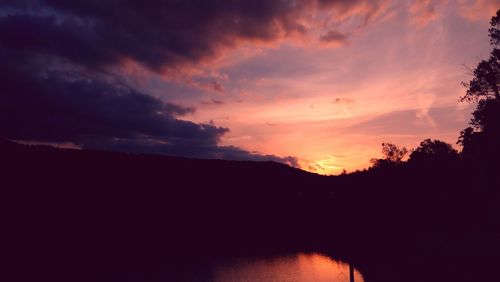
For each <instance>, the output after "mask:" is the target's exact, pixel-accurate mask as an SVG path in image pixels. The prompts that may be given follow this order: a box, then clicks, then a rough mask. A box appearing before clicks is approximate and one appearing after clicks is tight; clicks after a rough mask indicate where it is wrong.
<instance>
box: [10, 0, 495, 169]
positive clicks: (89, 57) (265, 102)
mask: <svg viewBox="0 0 500 282" xmlns="http://www.w3.org/2000/svg"><path fill="white" fill-rule="evenodd" d="M498 8H500V1H498V0H457V1H452V0H449V1H446V0H443V1H431V0H424V1H390V0H380V1H363V0H356V1H347V0H345V1H343V0H304V1H300V0H295V1H294V0H276V1H268V0H262V1H261V0H248V1H243V0H228V1H215V0H214V1H208V0H207V1H174V0H171V1H170V0H168V1H160V0H154V1H126V0H123V1H119V0H116V1H97V0H95V1H90V0H86V1H83V0H82V1H63V0H60V1H59V0H33V1H28V0H18V1H2V4H0V82H2V85H3V87H2V88H3V89H2V91H1V93H0V120H1V123H0V136H3V137H5V138H9V139H12V140H19V141H23V142H32V143H38V142H40V143H50V144H58V145H62V146H70V147H78V148H94V149H106V150H118V151H130V152H141V153H142V152H144V153H158V154H166V155H180V156H188V157H202V158H224V159H236V160H274V161H280V162H284V163H288V164H290V165H294V166H298V167H300V168H302V169H305V170H309V171H313V172H317V173H324V174H338V173H339V172H341V171H342V170H343V169H345V170H347V171H353V170H356V169H362V168H366V167H368V166H369V164H370V163H369V160H370V158H373V157H379V156H380V148H381V146H380V145H381V143H382V142H392V143H396V144H399V145H404V146H407V147H409V148H411V147H416V146H418V144H419V143H420V141H422V140H423V139H426V138H433V139H441V140H443V141H446V142H449V143H452V144H455V142H456V140H457V137H458V135H459V132H460V130H461V129H463V128H465V127H466V126H467V122H468V120H469V119H470V111H471V109H472V106H471V105H468V104H467V103H459V102H458V99H459V97H460V96H462V95H463V94H465V88H464V87H463V86H461V85H460V82H461V81H468V80H469V79H470V74H469V73H468V70H467V67H469V68H471V69H473V68H474V67H475V66H476V64H477V63H478V62H479V61H480V60H481V59H483V58H487V57H488V56H489V52H490V45H489V38H488V31H487V30H488V27H489V20H490V18H491V17H492V16H493V15H494V14H495V12H496V10H498Z"/></svg>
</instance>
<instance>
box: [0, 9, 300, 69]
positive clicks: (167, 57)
mask: <svg viewBox="0 0 500 282" xmlns="http://www.w3.org/2000/svg"><path fill="white" fill-rule="evenodd" d="M308 2H309V1H267V0H254V1H234V0H233V1H205V0H202V1H178V0H150V1H147V2H144V1H131V0H123V1H97V0H85V1H65V0H61V1H59V0H38V1H36V0H30V1H27V0H24V1H23V0H20V1H16V2H10V3H9V2H7V3H4V4H3V9H4V10H6V8H7V7H10V8H11V9H10V10H12V8H15V9H17V14H16V13H13V14H14V15H12V16H9V17H4V18H3V19H2V23H1V25H2V32H1V34H2V37H1V41H2V43H3V44H4V45H10V46H16V47H21V48H36V49H37V50H39V52H45V53H48V54H57V55H59V56H63V57H65V58H67V59H70V60H72V61H74V62H77V63H81V64H85V65H87V66H91V67H102V66H106V65H110V64H116V63H119V62H120V61H121V60H122V59H124V58H129V59H133V60H135V61H138V62H140V63H142V64H143V65H146V66H148V67H149V68H151V69H154V70H161V69H162V68H163V67H165V66H176V65H179V64H183V63H196V62H199V61H201V60H203V59H205V58H210V57H214V56H216V55H217V54H218V52H219V51H220V49H221V48H224V47H232V46H234V45H235V44H236V41H237V40H247V41H252V40H253V41H270V40H275V39H277V38H279V37H281V36H284V35H287V34H292V33H303V32H304V31H305V28H304V27H303V26H302V25H301V24H299V22H298V20H297V19H298V18H299V15H300V14H301V13H302V10H301V9H300V7H301V6H306V5H310V3H308ZM0 5H2V4H0ZM0 8H2V6H0ZM42 11H44V12H42ZM21 35H24V36H21Z"/></svg>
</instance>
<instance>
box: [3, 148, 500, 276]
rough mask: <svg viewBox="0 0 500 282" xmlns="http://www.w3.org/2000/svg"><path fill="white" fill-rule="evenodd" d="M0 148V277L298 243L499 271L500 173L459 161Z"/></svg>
mask: <svg viewBox="0 0 500 282" xmlns="http://www.w3.org/2000/svg"><path fill="white" fill-rule="evenodd" d="M0 156H1V159H0V168H1V170H0V171H1V172H0V173H1V179H2V183H1V187H2V189H1V193H2V195H1V199H2V202H3V203H2V210H3V212H2V215H3V216H2V217H3V219H2V222H3V223H2V233H4V235H6V236H5V237H4V236H2V237H4V239H3V240H2V241H3V245H4V247H3V248H2V249H4V251H2V252H3V255H4V256H5V258H6V259H7V260H8V264H7V265H4V266H5V268H6V269H8V271H7V272H4V274H7V275H9V276H10V277H9V279H8V280H4V279H2V280H3V281H35V280H36V281H183V280H187V279H188V278H189V277H185V276H183V275H185V273H186V271H182V269H181V268H183V267H186V266H190V265H191V266H193V265H196V264H203V263H205V262H206V261H211V260H218V259H223V258H226V257H235V256H239V257H241V256H258V255H264V256H265V255H274V254H284V253H293V252H296V251H302V252H307V251H318V252H322V253H328V254H330V255H331V256H332V257H333V258H337V259H341V260H344V261H348V262H351V263H352V264H353V265H354V266H355V267H356V268H358V269H359V270H360V271H361V272H362V273H363V275H364V277H365V280H366V281H368V282H372V281H375V282H376V281H406V282H410V281H498V280H499V279H500V278H499V275H498V273H497V269H498V266H499V265H500V264H499V263H500V246H499V245H500V244H499V243H500V236H499V230H500V229H499V224H498V215H499V214H500V213H499V208H498V206H499V205H500V204H499V202H498V199H499V198H498V191H497V190H498V187H500V185H499V184H500V182H499V181H498V176H492V175H495V174H492V173H490V172H485V171H479V170H474V169H473V168H471V167H470V166H468V165H466V164H463V163H453V164H443V163H441V164H435V165H434V166H432V165H426V166H425V167H411V166H406V167H398V168H392V169H378V170H370V171H365V172H361V173H355V174H350V175H345V176H337V177H325V176H318V175H314V174H310V173H307V172H304V171H301V170H298V169H294V168H290V167H288V166H285V165H281V164H277V163H271V162H268V163H266V162H264V163H256V162H231V161H220V160H192V159H184V158H173V157H158V156H142V155H131V154H120V153H104V152H97V151H77V150H62V149H53V148H49V147H41V146H24V145H19V144H14V143H11V142H7V141H2V142H1V145H0ZM492 171H498V167H493V168H492ZM165 267H167V268H171V271H167V272H165V271H163V272H162V273H161V274H160V273H159V272H158V269H163V270H164V269H165ZM34 279H35V280H34Z"/></svg>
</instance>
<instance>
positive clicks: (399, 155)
mask: <svg viewBox="0 0 500 282" xmlns="http://www.w3.org/2000/svg"><path fill="white" fill-rule="evenodd" d="M382 154H383V155H384V157H383V158H382V159H375V158H374V159H371V160H370V162H371V163H372V164H373V167H378V168H380V167H394V166H397V165H400V164H401V163H402V162H403V159H404V158H405V157H406V155H407V154H408V149H407V148H406V147H399V146H397V145H395V144H392V143H382Z"/></svg>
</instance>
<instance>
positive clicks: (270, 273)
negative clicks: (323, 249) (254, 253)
mask: <svg viewBox="0 0 500 282" xmlns="http://www.w3.org/2000/svg"><path fill="white" fill-rule="evenodd" d="M211 272H212V279H211V281H214V282H246V281H248V282H250V281H263V282H274V281H276V282H278V281H280V282H281V281H287V282H313V281H314V282H322V281H329V282H349V265H348V264H346V263H343V262H338V261H335V260H333V259H331V258H329V257H327V256H325V255H322V254H317V253H312V254H311V253H298V254H294V255H287V256H278V257H267V258H252V259H249V258H241V259H232V260H229V261H225V262H222V263H218V264H215V265H214V266H213V269H212V271H211ZM354 281H356V282H358V281H364V280H363V277H362V275H361V274H360V273H359V272H358V271H357V270H355V271H354Z"/></svg>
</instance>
